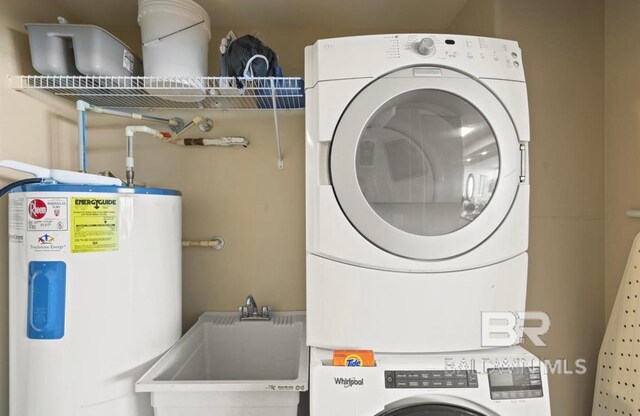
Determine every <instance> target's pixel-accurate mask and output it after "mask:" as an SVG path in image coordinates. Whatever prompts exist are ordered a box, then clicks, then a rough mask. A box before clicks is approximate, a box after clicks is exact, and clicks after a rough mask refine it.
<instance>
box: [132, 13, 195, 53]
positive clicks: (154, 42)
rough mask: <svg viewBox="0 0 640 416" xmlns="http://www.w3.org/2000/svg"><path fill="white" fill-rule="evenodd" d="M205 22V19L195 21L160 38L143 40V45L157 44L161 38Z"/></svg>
mask: <svg viewBox="0 0 640 416" xmlns="http://www.w3.org/2000/svg"><path fill="white" fill-rule="evenodd" d="M204 22H205V21H204V20H201V21H199V22H198V23H194V24H192V25H190V26H187V27H183V28H182V29H178V30H176V31H175V32H171V33H169V34H167V35H163V36H160V37H159V38H156V39H152V40H150V41H147V42H143V43H142V46H145V47H147V46H151V45H155V44H156V43H159V42H160V41H161V40H163V39H166V38H168V37H169V36H173V35H177V34H178V33H181V32H184V31H185V30H189V29H191V28H193V27H196V26H198V25H200V24H202V23H204Z"/></svg>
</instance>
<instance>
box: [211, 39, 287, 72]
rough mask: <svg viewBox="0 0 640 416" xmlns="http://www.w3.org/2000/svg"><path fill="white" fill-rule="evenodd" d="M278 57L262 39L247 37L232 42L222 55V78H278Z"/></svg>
mask: <svg viewBox="0 0 640 416" xmlns="http://www.w3.org/2000/svg"><path fill="white" fill-rule="evenodd" d="M277 66H278V56H277V55H276V53H275V52H274V51H273V50H272V49H271V48H269V47H268V46H267V45H265V44H264V43H262V41H261V40H260V39H258V38H257V37H255V36H252V35H245V36H242V37H239V38H238V39H236V40H234V41H233V42H231V44H230V45H229V46H228V48H227V49H226V52H225V53H224V54H223V55H222V71H221V72H222V76H223V77H235V78H243V77H247V78H252V77H273V76H276V67H277Z"/></svg>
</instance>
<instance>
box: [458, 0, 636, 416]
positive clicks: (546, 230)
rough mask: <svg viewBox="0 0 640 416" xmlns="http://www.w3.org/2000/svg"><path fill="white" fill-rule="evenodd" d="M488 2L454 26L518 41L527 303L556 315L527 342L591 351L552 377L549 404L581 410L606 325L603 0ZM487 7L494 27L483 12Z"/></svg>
mask: <svg viewBox="0 0 640 416" xmlns="http://www.w3.org/2000/svg"><path fill="white" fill-rule="evenodd" d="M483 3H484V4H483ZM491 3H493V2H491V1H488V2H485V1H484V0H483V1H478V2H475V1H474V2H469V3H468V5H467V6H466V8H465V9H463V10H462V12H461V14H460V15H459V16H458V18H457V19H456V20H455V21H454V22H453V24H452V30H456V31H458V32H463V33H479V34H485V33H487V32H489V31H490V30H491V29H493V33H494V34H495V36H497V37H501V38H506V39H515V40H517V41H518V42H519V43H520V46H521V48H522V50H523V60H524V64H525V73H526V77H527V86H528V92H529V104H530V115H531V146H530V151H531V155H530V156H531V160H530V163H531V232H530V250H529V254H530V265H529V287H528V296H527V309H528V310H531V311H544V312H547V313H548V314H549V315H550V317H551V323H552V325H551V331H550V332H549V334H548V335H547V336H546V337H545V338H544V339H545V341H546V342H547V344H548V347H547V348H535V347H533V346H531V345H527V347H528V348H529V349H530V350H531V351H532V352H534V353H535V354H537V355H538V356H539V357H540V358H543V359H549V360H556V359H568V360H569V362H570V363H573V362H574V361H575V360H576V359H580V358H585V359H587V360H588V361H587V365H588V368H589V369H590V370H591V371H590V372H589V373H588V374H587V375H586V376H577V375H554V376H552V378H551V399H552V411H553V414H555V415H576V416H578V415H581V416H582V415H584V416H586V415H588V414H590V412H591V402H592V397H593V382H594V375H595V368H596V360H597V352H598V349H599V345H600V342H601V337H602V335H603V331H604V326H605V323H604V296H603V292H604V279H603V276H604V265H603V250H604V245H603V233H604V223H603V221H604V203H603V201H604V170H603V169H604V168H603V150H604V149H603V146H604V145H603V114H604V108H603V91H604V86H603V69H604V49H603V41H604V27H603V24H604V23H603V22H604V10H603V9H604V6H603V2H602V1H599V0H589V1H584V0H536V1H513V0H497V1H495V3H494V4H491ZM491 12H493V13H495V14H494V16H493V21H494V24H495V27H494V28H490V27H488V26H487V22H489V21H490V20H491V19H490V18H487V17H485V16H486V15H487V14H488V13H491ZM478 16H480V17H481V18H480V19H478ZM482 22H484V23H482ZM625 166H632V165H629V164H627V165H625ZM638 202H640V201H638ZM573 367H574V366H573V365H572V364H570V365H569V368H573Z"/></svg>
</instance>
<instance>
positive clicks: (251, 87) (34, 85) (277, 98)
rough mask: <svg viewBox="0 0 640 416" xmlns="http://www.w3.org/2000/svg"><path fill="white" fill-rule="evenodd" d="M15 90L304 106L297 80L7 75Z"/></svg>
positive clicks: (108, 103)
mask: <svg viewBox="0 0 640 416" xmlns="http://www.w3.org/2000/svg"><path fill="white" fill-rule="evenodd" d="M9 84H10V87H11V88H13V89H16V90H31V91H47V92H50V93H52V94H54V95H56V96H59V97H62V98H65V99H67V100H69V101H74V102H75V101H77V100H84V101H87V102H88V103H90V104H93V105H96V106H100V107H109V108H131V109H133V108H137V109H140V108H148V109H154V108H166V109H203V108H210V109H220V110H231V109H239V110H254V109H265V110H272V111H273V107H274V103H275V108H276V109H301V108H304V89H303V88H301V86H302V81H301V78H297V77H283V78H271V77H269V78H252V79H243V78H226V77H202V78H158V77H108V76H61V75H11V76H9Z"/></svg>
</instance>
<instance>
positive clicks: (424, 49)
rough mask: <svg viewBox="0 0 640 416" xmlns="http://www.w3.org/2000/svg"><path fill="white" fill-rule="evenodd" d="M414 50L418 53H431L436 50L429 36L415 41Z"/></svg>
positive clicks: (427, 54) (425, 54) (426, 54)
mask: <svg viewBox="0 0 640 416" xmlns="http://www.w3.org/2000/svg"><path fill="white" fill-rule="evenodd" d="M416 50H417V51H418V53H419V54H420V55H424V56H429V55H433V54H434V53H435V52H436V44H435V43H434V42H433V39H431V38H422V40H421V41H419V42H416Z"/></svg>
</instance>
